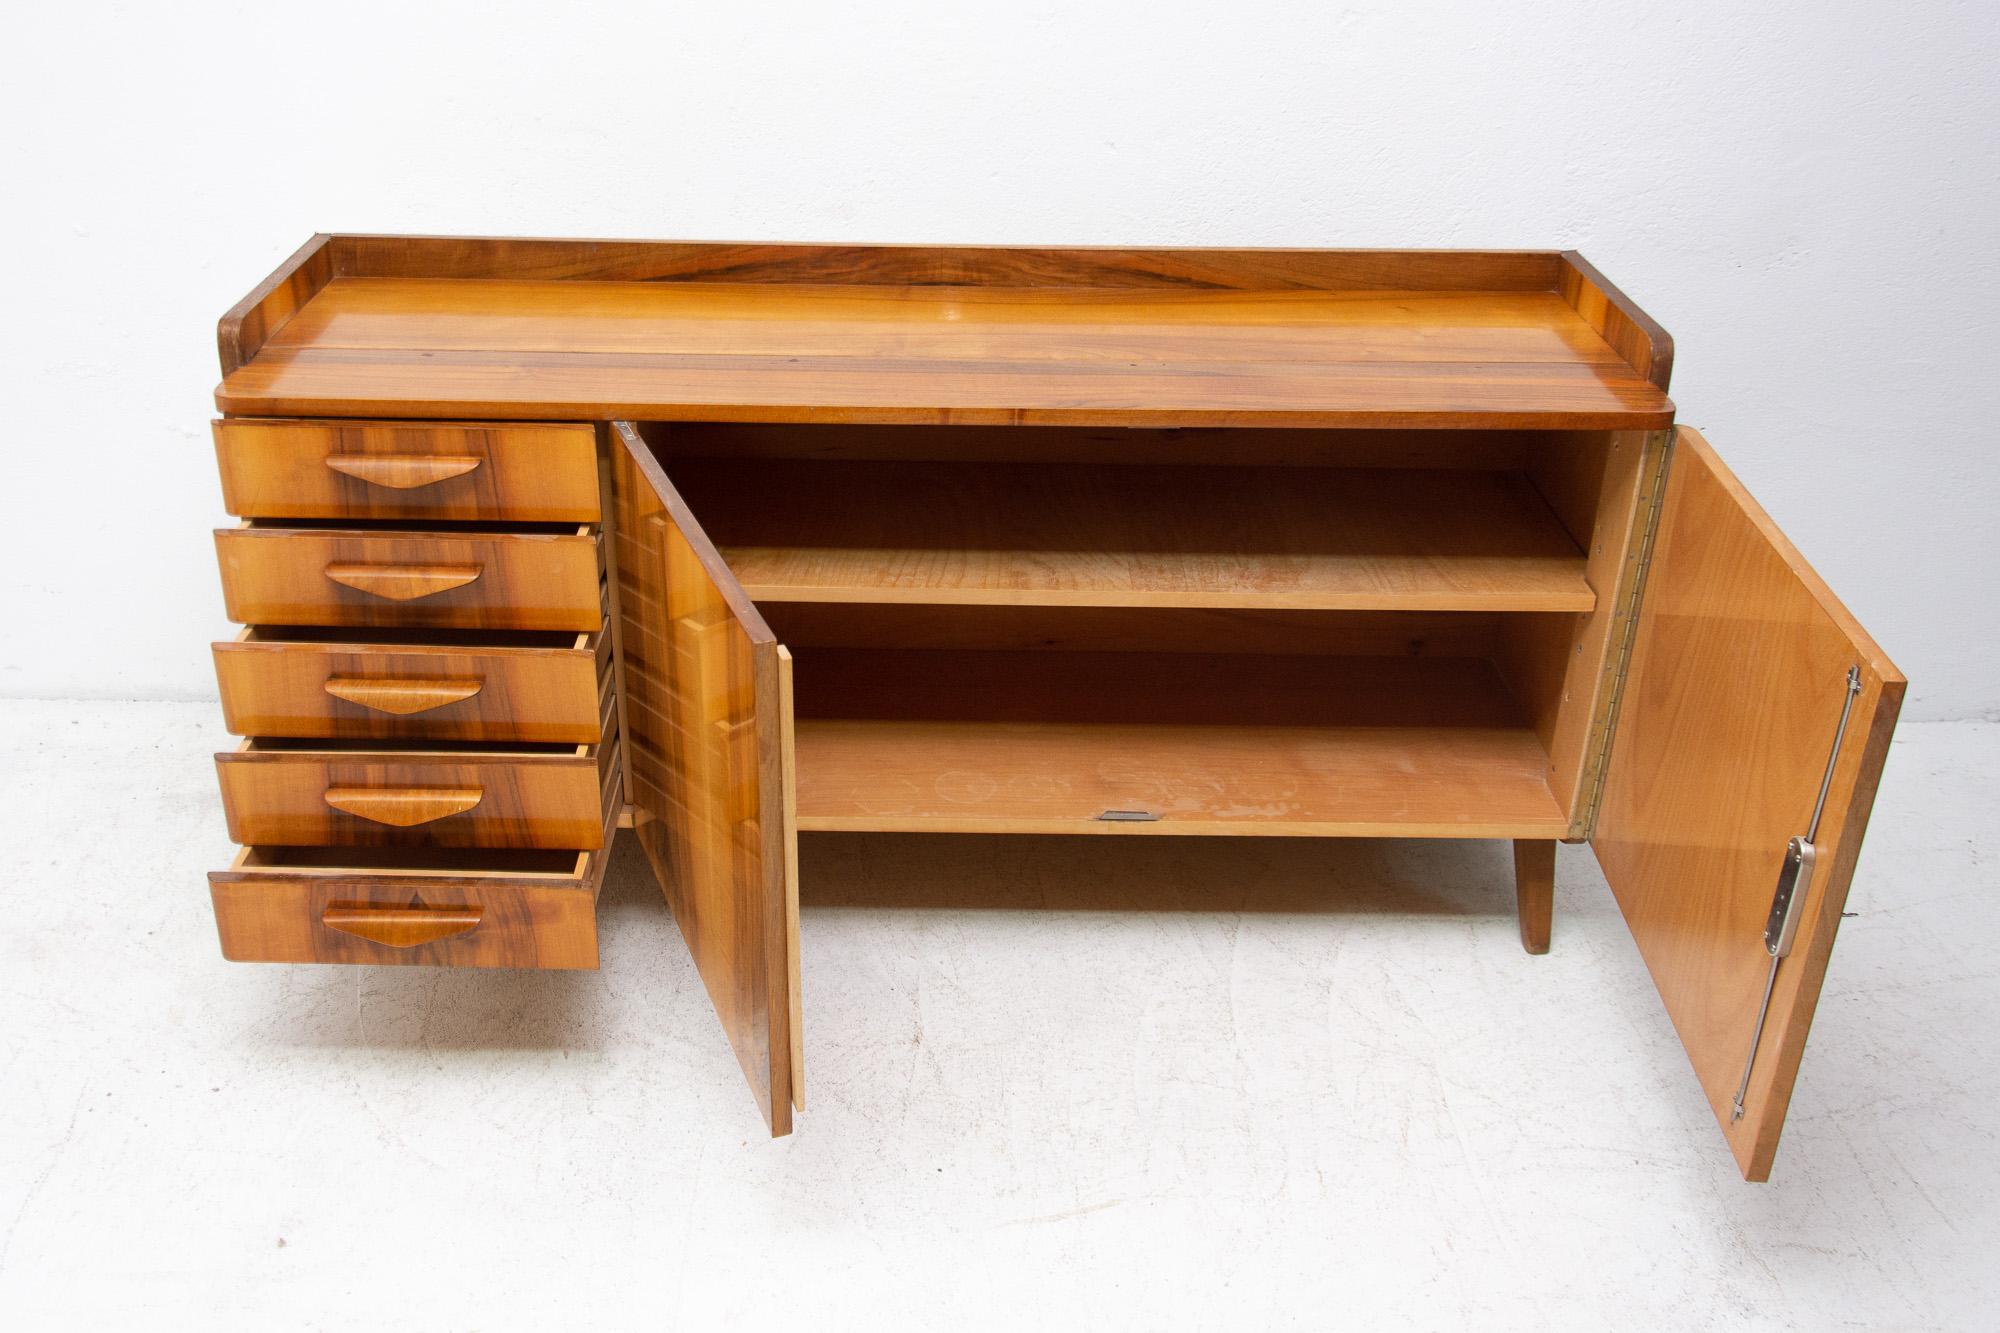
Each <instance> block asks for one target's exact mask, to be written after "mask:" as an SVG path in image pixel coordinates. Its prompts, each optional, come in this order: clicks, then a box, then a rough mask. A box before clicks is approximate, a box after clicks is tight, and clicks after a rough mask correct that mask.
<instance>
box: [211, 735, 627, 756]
mask: <svg viewBox="0 0 2000 1333" xmlns="http://www.w3.org/2000/svg"><path fill="white" fill-rule="evenodd" d="M596 749H597V747H596V746H595V745H588V744H575V745H570V744H561V743H552V742H547V741H463V740H437V739H434V738H430V737H424V736H403V737H397V738H396V739H395V740H394V741H381V740H376V739H373V738H368V737H361V738H346V737H299V736H251V737H248V738H246V739H245V740H244V741H243V743H242V744H240V745H238V746H237V747H236V752H237V753H238V754H272V755H277V754H296V755H329V756H335V757H338V758H342V759H368V758H379V759H382V760H393V759H396V758H399V757H401V756H404V755H411V754H421V755H425V756H430V757H439V758H451V759H464V760H468V761H471V760H480V759H547V758H558V759H562V758H573V759H583V758H587V757H589V755H590V754H591V753H592V752H593V751H594V750H596Z"/></svg>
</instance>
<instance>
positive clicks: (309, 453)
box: [213, 418, 599, 523]
mask: <svg viewBox="0 0 2000 1333" xmlns="http://www.w3.org/2000/svg"><path fill="white" fill-rule="evenodd" d="M213 428H214V433H215V454H216V462H217V464H218V465H219V468H220V470H221V473H222V500H223V505H224V506H225V507H226V508H227V509H228V510H229V512H230V513H232V514H235V515H238V516H239V517H244V518H256V517H279V518H370V519H444V520H454V521H456V520H474V521H478V520H485V521H496V520H504V521H512V522H563V521H571V522H584V523H594V522H596V521H597V519H598V517H599V499H598V486H597V454H596V442H595V438H594V435H593V432H592V430H591V428H590V427H588V426H584V425H574V424H572V425H548V424H546V423H531V424H521V423H508V424H505V425H501V424H482V423H477V422H465V423H462V422H450V423H446V422H437V423H429V422H409V421H264V420H254V419H243V418H237V419H233V420H229V421H217V422H215V423H213Z"/></svg>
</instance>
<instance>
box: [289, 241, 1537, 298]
mask: <svg viewBox="0 0 2000 1333" xmlns="http://www.w3.org/2000/svg"><path fill="white" fill-rule="evenodd" d="M316 239H324V240H325V242H326V249H327V253H328V256H329V262H330V264H331V266H332V268H331V271H332V272H333V273H335V274H337V275H339V276H342V277H385V278H387V277H395V278H425V277H428V278H558V279H595V280H605V281H620V282H686V281H705V282H716V281H723V282H734V283H779V284H794V283H834V284H841V285H860V286H890V287H906V286H914V287H936V286H950V287H1082V288H1093V287H1098V288H1124V287H1137V288H1164V289H1181V290H1194V291H1201V290H1251V291H1264V290H1288V289H1290V290H1324V291H1349V290H1355V291H1402V290H1441V291H1451V290H1462V291H1551V290H1554V288H1555V284H1556V282H1557V281H1558V279H1559V275H1560V265H1561V258H1562V257H1561V255H1560V254H1559V253H1558V252H1555V251H1549V250H1361V249H1355V250H1323V249H1257V250H1245V249H1228V248H1212V249H1211V248H1157V247H1156V248H1134V247H1130V246H1064V247H1049V246H1004V247H1003V246H977V245H811V244H787V243H771V242H763V241H753V242H728V241H722V242H715V241H633V240H577V239H570V238H561V237H557V238H534V237H496V236H370V235H352V234H348V235H336V236H331V237H326V238H316Z"/></svg>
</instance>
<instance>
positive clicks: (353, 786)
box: [215, 741, 611, 849]
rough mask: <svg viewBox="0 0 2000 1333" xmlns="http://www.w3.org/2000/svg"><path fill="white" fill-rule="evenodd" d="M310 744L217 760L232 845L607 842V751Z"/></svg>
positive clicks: (252, 749) (251, 749) (264, 744)
mask: <svg viewBox="0 0 2000 1333" xmlns="http://www.w3.org/2000/svg"><path fill="white" fill-rule="evenodd" d="M311 744H312V743H311V742H306V741H292V742H282V743H280V742H272V741H248V742H245V745H244V748H242V749H238V750H232V751H226V752H224V753H222V754H218V755H216V757H215V767H216V775H217V777H218V779H219V780H220V782H221V786H222V806H223V813H224V816H225V817H226V818H227V820H228V822H229V834H230V837H231V838H233V839H234V840H235V841H237V842H239V843H242V844H244V845H246V846H251V845H258V844H267V845H273V846H336V845H352V846H413V845H422V846H429V847H542V848H576V849H590V848H595V847H598V846H600V845H602V839H603V813H602V809H601V805H602V800H601V793H602V791H603V786H604V770H605V766H606V765H607V764H608V763H609V761H610V754H611V747H592V746H561V747H555V746H552V747H549V749H548V751H547V752H536V753H521V752H512V751H506V750H504V749H501V750H494V751H481V750H463V751H460V750H449V749H446V750H408V751H397V750H377V749H371V748H361V749H355V748H339V749H332V748H329V749H324V750H321V749H311V748H306V747H308V746H310V745H311ZM280 745H282V746H283V748H273V747H276V746H280Z"/></svg>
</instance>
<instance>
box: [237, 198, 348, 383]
mask: <svg viewBox="0 0 2000 1333" xmlns="http://www.w3.org/2000/svg"><path fill="white" fill-rule="evenodd" d="M333 239H334V238H333V237H331V236H328V235H325V234H324V233H322V234H320V235H316V236H314V237H313V238H312V239H311V240H309V241H307V242H306V243H305V244H304V245H302V246H300V247H299V248H298V249H297V250H296V251H294V252H293V253H292V256H291V258H289V259H287V260H286V261H285V262H284V263H283V264H280V265H279V266H278V268H277V269H276V270H275V271H274V272H273V273H272V274H271V276H269V277H268V278H265V279H264V281H262V282H260V283H258V284H257V286H256V287H254V288H253V289H251V291H250V294H249V295H247V296H245V297H244V298H243V299H242V300H241V301H238V302H237V303H236V304H235V305H234V306H232V307H231V308H230V310H229V313H228V314H226V315H224V316H223V317H222V319H221V320H220V322H218V323H217V325H216V330H215V345H216V352H217V355H218V356H220V358H221V360H222V373H223V374H224V375H227V374H228V373H229V372H230V371H232V370H235V369H236V368H237V367H238V366H240V365H243V364H245V363H246V362H248V361H249V360H250V359H251V358H252V357H254V356H256V355H257V353H258V351H259V350H260V349H261V348H262V347H263V346H264V340H265V339H267V338H269V337H270V336H271V334H272V333H273V332H275V331H276V330H278V329H279V328H282V327H283V326H284V323H285V321H286V320H288V319H290V318H291V317H292V316H293V315H295V314H297V313H298V311H299V309H300V307H302V306H304V305H305V303H306V302H308V301H310V300H311V299H312V298H313V295H314V294H315V293H316V292H318V291H319V289H320V288H322V287H324V286H325V285H326V284H327V282H328V280H329V279H331V278H332V277H333V274H334V271H335V264H334V247H333V245H332V244H331V243H332V241H333Z"/></svg>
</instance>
